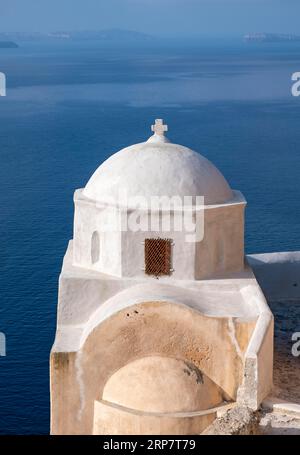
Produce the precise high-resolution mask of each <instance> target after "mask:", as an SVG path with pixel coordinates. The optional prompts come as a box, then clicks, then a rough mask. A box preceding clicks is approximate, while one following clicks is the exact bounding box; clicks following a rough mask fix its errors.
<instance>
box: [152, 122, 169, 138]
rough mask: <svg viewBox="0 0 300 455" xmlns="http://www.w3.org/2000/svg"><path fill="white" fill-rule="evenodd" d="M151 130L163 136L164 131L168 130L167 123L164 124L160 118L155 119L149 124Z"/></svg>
mask: <svg viewBox="0 0 300 455" xmlns="http://www.w3.org/2000/svg"><path fill="white" fill-rule="evenodd" d="M151 130H152V131H153V132H154V134H158V135H159V136H163V135H164V133H165V132H166V131H168V125H164V121H163V120H162V119H161V118H158V119H156V120H155V125H152V126H151Z"/></svg>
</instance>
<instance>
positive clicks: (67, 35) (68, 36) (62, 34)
mask: <svg viewBox="0 0 300 455" xmlns="http://www.w3.org/2000/svg"><path fill="white" fill-rule="evenodd" d="M1 40H12V41H44V40H99V41H109V42H115V41H122V42H124V41H125V42H145V41H152V40H155V37H153V36H152V35H148V34H146V33H142V32H136V31H133V30H123V29H107V30H80V31H56V32H5V33H1V32H0V41H1Z"/></svg>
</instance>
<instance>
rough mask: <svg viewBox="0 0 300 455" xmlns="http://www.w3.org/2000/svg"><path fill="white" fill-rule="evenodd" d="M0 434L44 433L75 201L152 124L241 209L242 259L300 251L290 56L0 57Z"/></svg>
mask: <svg viewBox="0 0 300 455" xmlns="http://www.w3.org/2000/svg"><path fill="white" fill-rule="evenodd" d="M0 71H2V72H4V73H6V76H7V97H6V98H3V97H2V98H0V154H1V162H0V164H1V165H0V183H1V191H0V213H1V224H0V233H1V250H0V264H1V265H0V271H1V273H0V280H1V301H0V331H2V332H4V333H5V334H6V337H7V356H6V357H0V432H1V433H10V434H13V433H27V434H28V433H48V432H49V380H48V376H49V374H48V358H49V351H50V348H51V345H52V342H53V339H54V333H55V322H56V321H55V319H56V304H57V280H58V275H59V271H60V267H61V261H62V258H63V255H64V252H65V249H66V246H67V242H68V240H69V239H70V238H71V237H72V221H73V201H72V196H73V192H74V190H75V188H80V187H82V186H84V185H85V183H86V182H87V180H88V178H89V176H90V175H91V174H92V172H93V171H94V170H95V168H96V167H97V166H99V164H100V163H101V162H102V161H103V160H104V159H105V158H107V157H108V156H110V155H111V154H112V153H113V152H115V151H117V150H119V149H120V148H122V147H125V146H127V145H130V144H133V143H136V142H140V141H143V140H145V139H146V138H147V137H148V136H149V135H150V129H149V128H150V125H151V124H152V123H153V120H154V119H155V118H164V119H165V121H166V122H167V123H168V125H169V137H170V138H171V139H172V140H173V142H178V143H181V144H184V145H187V146H189V147H191V148H194V149H196V150H198V151H200V152H201V153H202V154H204V155H205V156H206V157H207V158H209V159H210V160H212V161H213V162H214V163H215V164H216V165H217V166H218V167H219V169H220V170H221V171H222V172H223V173H224V175H225V176H226V178H227V179H228V181H229V182H230V184H231V186H232V187H233V188H236V189H239V190H241V191H242V192H243V193H244V194H245V196H246V198H247V201H248V207H247V219H246V249H247V252H252V253H257V252H267V251H279V250H280V251H285V250H286V251H287V250H300V235H299V232H300V183H299V178H300V127H299V125H300V98H293V97H292V96H291V94H290V89H291V74H292V73H293V72H295V71H300V46H299V44H296V43H294V44H290V45H286V44H280V45H279V44H268V45H265V44H261V45H257V44H256V45H250V44H244V43H242V42H240V43H239V42H237V43H234V42H230V43H229V42H227V43H226V42H223V43H217V42H214V43H212V42H210V43H209V42H207V43H200V44H196V43H177V44H176V45H175V43H174V44H173V45H171V44H169V45H168V44H164V45H162V46H161V47H160V48H159V47H157V46H156V45H148V47H146V48H145V47H144V48H142V47H136V48H128V47H127V48H126V47H123V48H117V47H110V48H108V47H103V46H101V45H100V44H96V43H88V42H86V43H80V42H78V43H73V44H69V43H57V44H55V45H54V44H53V43H52V44H49V43H45V44H41V43H39V44H37V43H23V44H22V45H21V47H20V48H19V49H10V50H5V49H2V50H0Z"/></svg>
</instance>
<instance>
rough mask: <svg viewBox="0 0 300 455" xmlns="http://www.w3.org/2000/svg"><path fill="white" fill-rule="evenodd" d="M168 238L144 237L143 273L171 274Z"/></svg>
mask: <svg viewBox="0 0 300 455" xmlns="http://www.w3.org/2000/svg"><path fill="white" fill-rule="evenodd" d="M171 247H172V240H170V239H145V273H146V274H147V275H154V276H161V275H170V274H171V271H172V270H171Z"/></svg>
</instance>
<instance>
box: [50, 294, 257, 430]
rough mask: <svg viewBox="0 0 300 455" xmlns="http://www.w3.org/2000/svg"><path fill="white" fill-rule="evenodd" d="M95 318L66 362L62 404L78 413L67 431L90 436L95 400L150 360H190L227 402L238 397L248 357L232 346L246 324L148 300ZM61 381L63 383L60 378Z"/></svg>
mask: <svg viewBox="0 0 300 455" xmlns="http://www.w3.org/2000/svg"><path fill="white" fill-rule="evenodd" d="M96 319H97V320H96V321H94V323H93V324H91V330H90V332H89V334H87V335H86V336H85V337H84V339H83V340H82V345H81V348H80V349H79V351H77V352H74V353H70V354H69V355H68V356H67V357H68V358H67V361H66V359H63V360H64V369H63V370H62V371H61V373H60V374H61V375H63V377H64V379H63V378H62V381H63V383H64V385H61V387H60V390H66V392H67V391H68V392H67V393H66V394H64V393H63V395H64V396H63V397H62V399H61V403H63V406H64V409H65V412H67V411H66V409H69V408H70V410H69V411H68V412H69V415H73V421H72V422H71V421H69V422H66V424H65V425H66V428H65V429H64V432H65V433H68V431H69V428H73V431H75V433H78V434H91V432H92V425H93V412H94V411H93V409H94V402H95V400H101V399H102V394H103V389H104V386H105V384H106V382H107V381H108V379H109V377H111V375H112V374H114V373H115V372H116V371H118V370H119V369H120V368H122V367H123V366H124V365H126V364H128V363H129V362H132V361H133V360H135V359H139V358H141V357H145V356H151V355H159V356H166V357H173V358H174V357H175V358H177V359H181V360H183V361H188V362H191V363H192V364H194V365H195V366H196V367H197V368H198V369H199V370H201V371H202V372H203V373H204V374H206V375H207V376H208V377H209V378H210V379H211V380H213V381H214V382H215V384H216V385H218V386H219V387H220V388H221V389H222V390H223V391H224V393H225V395H226V397H225V398H226V399H231V400H235V399H236V393H237V389H238V386H239V385H240V383H241V380H242V375H243V359H242V358H241V357H240V356H239V353H237V350H236V346H235V344H234V343H233V340H232V337H233V334H232V331H233V330H234V332H235V333H236V334H237V337H238V334H239V333H241V330H240V328H239V325H240V324H243V323H242V322H241V323H240V322H239V321H238V320H236V321H233V326H234V329H233V326H232V325H230V324H228V318H226V317H210V316H206V315H204V314H201V313H200V312H199V311H197V310H194V309H191V308H189V307H188V306H186V305H184V304H180V303H172V302H167V301H147V300H146V299H145V300H144V301H143V302H141V303H137V304H133V305H131V306H129V307H126V308H123V309H121V310H120V311H117V312H116V313H114V314H112V315H110V316H109V317H107V318H106V319H104V320H103V319H102V320H101V321H100V320H99V319H98V318H96ZM246 324H247V323H246ZM248 333H249V335H250V333H251V331H250V330H249V332H248ZM240 342H242V343H243V345H245V346H247V345H248V340H240V339H239V338H237V343H240ZM57 361H59V359H57ZM53 369H54V370H55V366H54V367H53ZM67 371H69V373H68V372H67ZM65 380H67V383H65ZM54 382H55V381H54ZM56 382H57V383H60V382H59V380H58V378H56ZM70 391H71V392H70Z"/></svg>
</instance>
